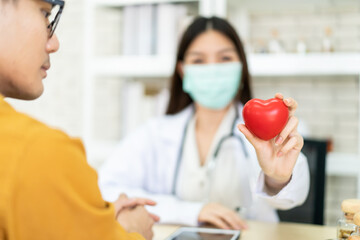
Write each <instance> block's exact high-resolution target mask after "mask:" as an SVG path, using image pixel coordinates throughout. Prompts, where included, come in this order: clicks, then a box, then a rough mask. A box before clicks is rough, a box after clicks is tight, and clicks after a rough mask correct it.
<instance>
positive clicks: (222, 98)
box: [183, 62, 242, 109]
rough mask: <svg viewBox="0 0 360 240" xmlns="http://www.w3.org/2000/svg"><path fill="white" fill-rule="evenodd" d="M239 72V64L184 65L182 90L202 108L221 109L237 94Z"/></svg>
mask: <svg viewBox="0 0 360 240" xmlns="http://www.w3.org/2000/svg"><path fill="white" fill-rule="evenodd" d="M241 71H242V64H241V63H240V62H232V63H220V64H203V65H200V64H191V65H185V67H184V79H183V90H184V91H185V92H186V93H188V94H189V95H190V96H191V98H192V99H193V100H194V101H195V102H197V103H199V104H200V105H201V106H203V107H206V108H209V109H222V108H224V107H226V106H227V105H228V104H229V103H230V102H231V101H232V100H233V99H234V97H235V95H236V93H237V92H238V89H239V86H240V82H241Z"/></svg>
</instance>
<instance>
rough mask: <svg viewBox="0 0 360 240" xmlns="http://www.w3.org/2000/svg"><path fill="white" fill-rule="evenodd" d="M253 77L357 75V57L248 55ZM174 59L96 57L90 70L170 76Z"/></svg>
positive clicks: (359, 61) (359, 62) (359, 59)
mask: <svg viewBox="0 0 360 240" xmlns="http://www.w3.org/2000/svg"><path fill="white" fill-rule="evenodd" d="M248 61H249V70H250V73H251V75H252V76H317V75H324V76H326V75H359V74H360V54H357V53H355V54H353V53H332V54H322V53H310V54H306V55H301V54H249V55H248ZM174 64H175V56H121V57H120V56H119V57H107V58H98V59H96V60H95V61H94V62H93V68H92V69H93V70H94V73H95V74H96V75H100V76H119V77H170V76H171V74H172V73H173V71H174Z"/></svg>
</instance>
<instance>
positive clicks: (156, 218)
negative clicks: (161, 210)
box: [149, 213, 160, 222]
mask: <svg viewBox="0 0 360 240" xmlns="http://www.w3.org/2000/svg"><path fill="white" fill-rule="evenodd" d="M149 215H150V217H151V218H152V220H153V221H154V222H159V221H160V217H159V216H158V215H155V214H153V213H149Z"/></svg>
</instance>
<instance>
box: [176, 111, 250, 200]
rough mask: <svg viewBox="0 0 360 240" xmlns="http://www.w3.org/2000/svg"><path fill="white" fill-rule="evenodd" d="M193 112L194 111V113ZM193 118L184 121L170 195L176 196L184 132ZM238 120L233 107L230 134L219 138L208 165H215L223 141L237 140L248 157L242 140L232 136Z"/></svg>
mask: <svg viewBox="0 0 360 240" xmlns="http://www.w3.org/2000/svg"><path fill="white" fill-rule="evenodd" d="M194 112H195V111H194ZM192 117H193V115H190V117H189V118H188V120H187V121H186V124H185V127H184V131H183V135H182V139H181V144H180V149H179V154H178V158H177V162H176V166H175V174H174V179H173V184H172V194H173V195H176V185H177V180H178V177H179V171H180V164H181V160H182V155H183V151H184V144H185V137H186V132H187V129H188V127H189V123H190V120H191V118H192ZM238 120H240V114H239V110H238V108H237V106H235V118H234V121H233V123H232V125H231V133H230V134H229V135H227V136H224V137H223V138H221V140H220V141H219V143H218V145H217V146H216V149H215V152H214V156H213V158H212V163H209V164H210V165H211V164H212V165H215V160H216V158H217V156H218V154H219V151H220V149H221V146H222V144H223V142H225V140H227V139H229V138H232V137H235V138H236V139H238V141H239V142H240V144H241V146H242V149H243V151H244V155H245V157H246V158H248V157H249V153H248V151H247V148H246V146H245V143H244V140H243V139H242V138H241V137H240V136H237V135H235V134H234V128H235V126H236V123H237V122H238Z"/></svg>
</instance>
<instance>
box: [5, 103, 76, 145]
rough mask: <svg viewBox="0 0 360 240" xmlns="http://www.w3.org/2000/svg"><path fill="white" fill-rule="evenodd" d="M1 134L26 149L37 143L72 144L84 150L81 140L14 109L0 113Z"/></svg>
mask: <svg viewBox="0 0 360 240" xmlns="http://www.w3.org/2000/svg"><path fill="white" fill-rule="evenodd" d="M1 115H2V116H1ZM0 133H1V135H2V136H4V137H5V138H7V140H10V141H12V143H13V144H17V145H18V146H19V147H21V146H22V145H23V146H24V147H26V145H29V144H30V145H33V146H34V145H36V143H38V144H46V145H48V144H51V143H54V142H55V143H63V144H64V143H67V142H71V143H72V144H74V143H75V144H78V145H79V146H81V148H82V144H81V142H80V141H79V140H77V139H73V138H71V137H69V136H68V135H67V134H66V133H64V132H63V131H61V130H59V129H55V128H53V127H50V126H48V125H46V124H45V123H42V122H41V121H39V120H36V119H34V118H33V117H31V116H29V115H27V114H24V113H21V112H18V111H16V110H14V109H9V110H8V111H3V112H1V113H0Z"/></svg>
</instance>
